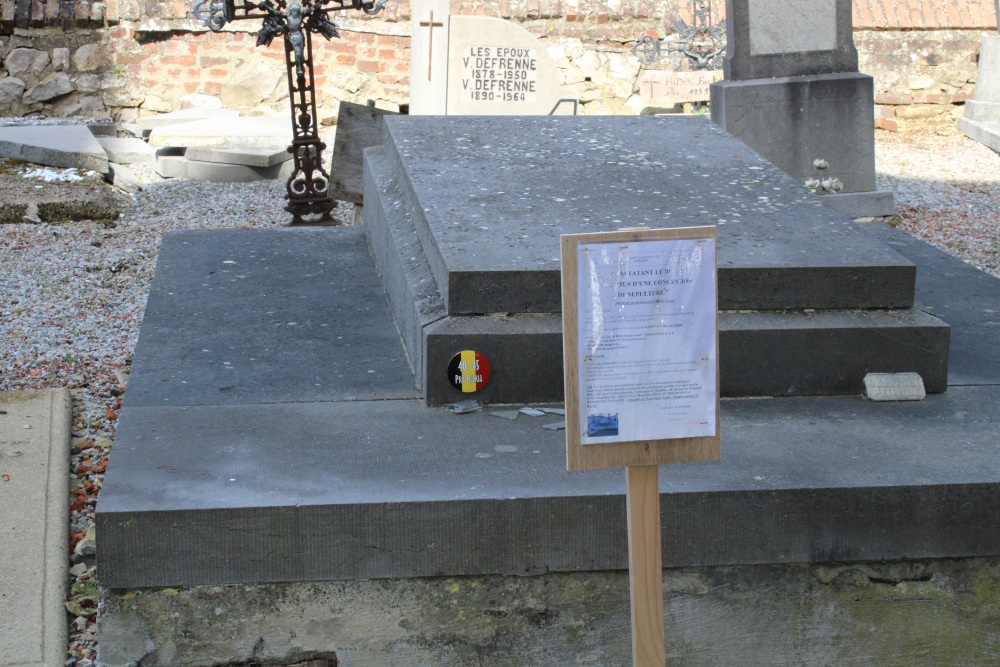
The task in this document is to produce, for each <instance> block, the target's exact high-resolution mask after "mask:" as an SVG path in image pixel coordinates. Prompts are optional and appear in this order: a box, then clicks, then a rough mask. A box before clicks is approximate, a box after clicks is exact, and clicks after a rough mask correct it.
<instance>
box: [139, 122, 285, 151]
mask: <svg viewBox="0 0 1000 667" xmlns="http://www.w3.org/2000/svg"><path fill="white" fill-rule="evenodd" d="M290 143H292V121H291V119H290V118H289V117H288V116H285V115H281V116H255V117H253V118H244V117H240V118H216V119H211V120H201V121H195V122H192V123H182V124H180V125H168V126H164V127H158V128H156V129H154V130H153V131H152V132H150V134H149V145H150V146H172V147H179V148H191V147H195V146H197V147H214V148H285V147H287V146H288V145H289V144H290Z"/></svg>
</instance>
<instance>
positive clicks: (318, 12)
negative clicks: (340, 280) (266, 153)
mask: <svg viewBox="0 0 1000 667" xmlns="http://www.w3.org/2000/svg"><path fill="white" fill-rule="evenodd" d="M385 2H386V0H314V1H310V0H302V1H301V2H288V0H260V1H259V2H250V0H242V3H241V4H239V5H237V3H236V0H198V2H196V3H195V4H194V6H193V7H192V13H193V14H194V16H195V17H196V18H197V19H198V20H200V21H202V23H203V24H204V25H205V27H207V28H209V29H210V30H212V31H214V32H219V31H220V30H222V29H223V28H224V27H225V25H226V24H227V23H229V22H231V21H237V20H244V19H258V20H260V22H261V27H260V30H258V31H257V33H256V38H257V46H265V47H266V46H270V44H271V42H273V41H274V39H275V38H276V37H278V36H279V35H280V36H282V37H283V38H284V42H285V65H286V67H287V69H288V94H289V97H290V99H291V112H292V145H291V146H289V147H288V152H289V153H291V154H292V157H293V159H294V166H295V169H294V171H293V172H292V175H291V176H290V177H289V179H288V183H287V188H286V189H287V193H288V206H286V207H285V210H286V211H288V212H289V213H291V214H292V224H293V225H297V224H315V223H324V222H329V221H330V212H331V211H332V210H333V200H332V199H330V175H329V174H328V173H327V172H326V170H325V169H324V168H323V150H324V149H325V148H326V144H325V143H323V142H322V141H321V140H320V138H319V128H318V122H317V113H316V83H315V79H314V77H313V59H312V33H317V34H319V35H322V36H323V37H324V38H325V39H328V40H329V39H332V38H334V37H340V30H339V29H338V28H337V24H336V23H334V22H333V21H331V20H330V16H329V12H336V11H342V10H348V9H356V10H359V11H362V12H364V13H365V14H368V15H369V16H371V15H374V14H378V13H379V12H380V11H382V9H383V8H384V7H385Z"/></svg>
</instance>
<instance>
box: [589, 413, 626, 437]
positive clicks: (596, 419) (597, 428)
mask: <svg viewBox="0 0 1000 667" xmlns="http://www.w3.org/2000/svg"><path fill="white" fill-rule="evenodd" d="M616 435H618V413H617V412H616V413H614V414H595V415H587V437H588V438H609V437H611V436H616Z"/></svg>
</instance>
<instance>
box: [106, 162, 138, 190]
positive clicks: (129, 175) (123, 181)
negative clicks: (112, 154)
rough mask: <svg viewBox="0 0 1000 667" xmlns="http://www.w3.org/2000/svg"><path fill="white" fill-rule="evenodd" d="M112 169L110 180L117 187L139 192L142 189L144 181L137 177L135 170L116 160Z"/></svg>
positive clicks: (112, 164) (109, 175)
mask: <svg viewBox="0 0 1000 667" xmlns="http://www.w3.org/2000/svg"><path fill="white" fill-rule="evenodd" d="M110 167H111V171H110V173H109V174H108V180H109V182H110V183H111V184H112V185H114V186H115V187H116V188H119V189H121V190H124V191H125V192H139V191H141V190H142V183H141V182H140V181H139V179H138V178H137V177H136V175H135V172H134V171H132V170H131V169H129V168H128V167H126V166H125V165H123V164H116V163H114V162H112V163H111V165H110Z"/></svg>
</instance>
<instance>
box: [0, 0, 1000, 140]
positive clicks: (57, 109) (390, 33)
mask: <svg viewBox="0 0 1000 667" xmlns="http://www.w3.org/2000/svg"><path fill="white" fill-rule="evenodd" d="M190 4H191V3H189V2H183V1H181V0H172V1H169V2H151V1H150V2H146V1H142V2H140V1H139V0H108V1H107V2H106V3H102V2H83V1H81V0H75V1H74V0H48V1H46V2H42V1H40V0H36V1H34V2H28V1H26V0H0V60H2V62H3V67H2V68H0V115H26V114H32V113H37V114H43V115H74V114H80V115H106V114H111V115H114V116H115V117H117V118H119V119H121V120H131V119H133V118H135V117H136V116H138V115H147V114H153V113H161V112H164V111H170V110H174V109H178V108H182V107H184V106H186V105H191V104H200V103H212V104H218V103H220V102H221V104H223V105H225V106H229V107H239V108H243V109H245V110H247V111H248V112H249V113H273V112H275V111H278V112H280V111H283V110H284V109H285V108H286V104H287V94H286V92H285V90H286V86H285V83H284V76H285V74H284V68H283V62H284V53H283V47H282V45H281V42H280V40H276V41H275V42H274V43H273V44H272V46H271V47H270V48H267V49H261V48H256V47H255V46H254V37H253V34H252V33H253V32H254V31H255V30H256V29H257V28H258V26H257V25H256V24H255V23H256V22H253V21H246V22H237V23H235V24H233V25H232V26H230V27H227V30H226V31H225V32H223V33H222V34H215V33H210V32H208V31H207V30H205V29H204V28H203V27H202V26H200V25H199V24H198V22H197V21H196V20H194V19H193V18H192V17H191V16H190V14H189V6H190ZM716 5H718V9H719V10H720V11H721V10H722V9H724V3H723V2H721V0H718V1H717V2H716ZM688 7H689V5H688V3H687V2H686V1H685V0H631V1H630V2H622V1H621V0H537V1H533V2H530V3H529V2H526V1H525V0H452V12H453V13H462V14H473V15H488V16H498V17H501V18H505V19H509V20H512V21H515V22H518V23H520V24H521V25H523V26H524V27H525V28H526V29H527V30H529V31H530V32H531V33H532V34H534V35H535V36H536V37H538V38H540V39H541V40H542V42H543V43H544V44H546V45H547V47H548V50H549V52H550V54H551V55H552V56H553V57H554V59H555V60H556V63H557V65H558V67H559V69H560V70H561V72H562V73H563V76H564V80H565V82H566V93H567V95H572V96H575V97H578V98H579V99H580V101H581V103H582V111H583V113H588V114H611V113H636V112H638V111H640V110H641V105H637V104H635V102H636V97H635V94H636V93H637V90H638V89H637V84H638V76H639V73H640V66H639V63H638V60H637V59H636V58H635V57H634V56H633V55H632V54H631V53H630V47H631V45H632V43H633V42H634V40H635V39H636V38H637V37H639V36H642V35H644V34H653V35H656V36H658V37H663V36H665V35H666V34H668V33H669V32H671V31H672V28H671V26H673V24H674V20H675V19H676V18H683V19H685V20H686V21H688V22H689V23H690V22H691V17H690V13H689V11H688ZM409 15H410V5H409V0H398V1H395V2H394V1H392V0H390V2H389V4H388V6H387V9H386V10H385V11H384V12H383V13H382V14H381V15H379V16H378V17H374V18H371V17H364V16H363V15H361V14H360V13H357V12H345V13H343V14H338V16H337V17H336V18H337V19H338V23H339V24H340V25H341V28H342V31H343V38H342V39H339V40H333V41H331V42H325V41H324V40H322V39H321V38H318V37H317V39H316V41H315V42H314V47H315V63H316V74H317V92H318V96H317V100H318V102H319V107H320V114H321V116H322V117H324V118H325V119H326V120H327V122H330V121H331V120H332V119H333V118H335V117H336V111H337V105H338V101H339V100H348V101H353V102H359V103H364V102H366V101H368V100H375V101H376V103H377V105H378V106H380V107H383V108H389V109H393V110H397V109H399V108H400V106H403V105H406V103H407V86H408V77H409V41H410V40H409V32H410V16H409ZM718 19H719V20H721V16H720V17H718ZM854 23H855V33H856V34H855V38H856V42H857V45H858V50H859V53H860V63H861V70H862V71H863V72H866V73H869V74H872V75H873V76H874V77H875V81H876V85H875V92H876V103H877V104H878V105H879V108H878V111H877V114H876V115H877V118H878V120H877V121H876V122H877V124H879V125H880V126H882V127H886V128H889V129H894V128H895V127H898V126H899V123H900V122H903V123H905V122H907V121H909V120H911V119H913V118H925V117H938V116H943V115H946V114H949V113H954V112H956V105H961V103H962V102H964V100H965V99H967V98H968V97H970V96H971V94H972V91H973V87H974V83H975V76H976V59H977V57H978V52H979V45H980V41H981V37H982V35H983V34H984V33H986V32H993V31H995V26H996V15H995V9H994V3H993V0H962V1H961V2H959V1H958V0H949V2H946V3H942V2H937V1H936V0H855V13H854ZM192 95H194V97H192ZM204 96H210V97H212V98H215V99H214V100H208V99H207V98H206V97H204ZM630 100H631V102H630ZM957 111H958V113H960V108H959V109H958V110H957Z"/></svg>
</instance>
